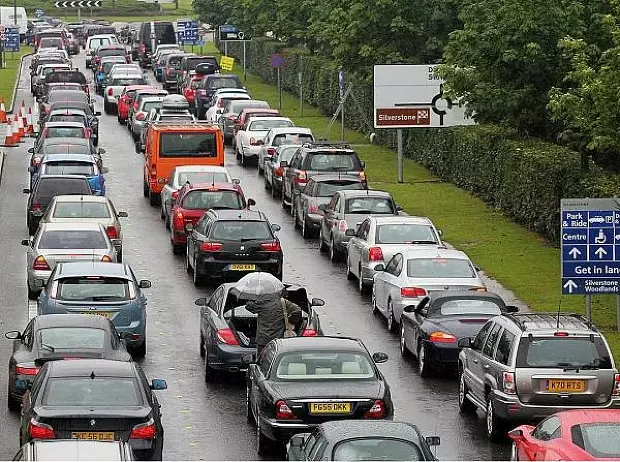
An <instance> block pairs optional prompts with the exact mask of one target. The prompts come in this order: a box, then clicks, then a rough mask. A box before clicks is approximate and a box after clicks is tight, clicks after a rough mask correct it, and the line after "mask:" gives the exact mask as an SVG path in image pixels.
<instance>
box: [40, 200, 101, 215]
mask: <svg viewBox="0 0 620 462" xmlns="http://www.w3.org/2000/svg"><path fill="white" fill-rule="evenodd" d="M52 216H53V217H54V218H110V217H111V215H110V209H109V208H108V205H107V204H104V203H102V202H84V201H76V202H56V207H54V214H53V215H52Z"/></svg>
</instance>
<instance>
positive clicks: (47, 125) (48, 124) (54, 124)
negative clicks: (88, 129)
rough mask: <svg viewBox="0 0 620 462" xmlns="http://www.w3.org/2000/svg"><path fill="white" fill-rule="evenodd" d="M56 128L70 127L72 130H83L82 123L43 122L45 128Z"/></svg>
mask: <svg viewBox="0 0 620 462" xmlns="http://www.w3.org/2000/svg"><path fill="white" fill-rule="evenodd" d="M57 127H72V128H83V127H84V124H83V123H82V122H71V121H60V120H59V121H57V122H45V128H57Z"/></svg>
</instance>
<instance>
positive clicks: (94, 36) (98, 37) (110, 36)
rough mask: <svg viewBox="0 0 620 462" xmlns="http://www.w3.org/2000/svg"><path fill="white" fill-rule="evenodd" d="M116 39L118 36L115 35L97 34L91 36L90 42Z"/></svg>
mask: <svg viewBox="0 0 620 462" xmlns="http://www.w3.org/2000/svg"><path fill="white" fill-rule="evenodd" d="M112 37H114V38H116V36H115V35H114V34H95V35H91V36H90V37H88V39H89V40H92V39H101V38H112Z"/></svg>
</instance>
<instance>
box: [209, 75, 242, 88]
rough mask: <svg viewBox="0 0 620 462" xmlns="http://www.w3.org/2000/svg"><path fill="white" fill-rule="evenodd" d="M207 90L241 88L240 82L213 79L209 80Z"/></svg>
mask: <svg viewBox="0 0 620 462" xmlns="http://www.w3.org/2000/svg"><path fill="white" fill-rule="evenodd" d="M208 86H209V88H213V89H218V88H243V85H241V82H239V81H238V80H237V79H235V78H232V77H215V78H212V79H209V83H208Z"/></svg>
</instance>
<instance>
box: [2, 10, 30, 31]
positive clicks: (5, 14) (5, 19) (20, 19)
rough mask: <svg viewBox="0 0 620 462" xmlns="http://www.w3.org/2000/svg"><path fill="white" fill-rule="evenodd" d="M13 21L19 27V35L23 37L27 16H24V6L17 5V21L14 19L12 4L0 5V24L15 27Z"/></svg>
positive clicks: (26, 26)
mask: <svg viewBox="0 0 620 462" xmlns="http://www.w3.org/2000/svg"><path fill="white" fill-rule="evenodd" d="M15 23H17V26H18V27H19V36H20V38H21V39H23V38H24V37H25V36H26V31H27V30H28V16H26V8H24V7H23V6H18V7H17V21H15V10H14V9H13V7H12V6H0V24H2V25H4V26H6V27H15Z"/></svg>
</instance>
